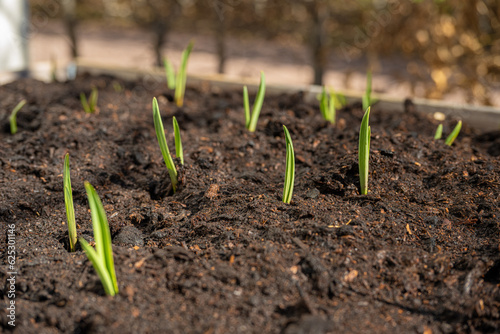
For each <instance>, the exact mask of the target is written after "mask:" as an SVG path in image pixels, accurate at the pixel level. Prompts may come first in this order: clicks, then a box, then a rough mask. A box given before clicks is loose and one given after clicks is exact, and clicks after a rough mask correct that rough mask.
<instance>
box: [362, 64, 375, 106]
mask: <svg viewBox="0 0 500 334" xmlns="http://www.w3.org/2000/svg"><path fill="white" fill-rule="evenodd" d="M371 96H372V71H368V72H367V73H366V90H365V93H364V94H363V110H366V109H368V107H370V106H371V105H372V102H373V101H372V97H371Z"/></svg>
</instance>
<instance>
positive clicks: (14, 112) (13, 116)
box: [9, 100, 26, 135]
mask: <svg viewBox="0 0 500 334" xmlns="http://www.w3.org/2000/svg"><path fill="white" fill-rule="evenodd" d="M25 104H26V100H21V102H19V103H18V104H17V105H16V106H15V107H14V109H13V110H12V112H11V114H10V117H9V123H10V133H11V134H13V135H14V134H16V133H17V120H16V117H17V113H18V112H19V110H21V108H22V107H24V105H25Z"/></svg>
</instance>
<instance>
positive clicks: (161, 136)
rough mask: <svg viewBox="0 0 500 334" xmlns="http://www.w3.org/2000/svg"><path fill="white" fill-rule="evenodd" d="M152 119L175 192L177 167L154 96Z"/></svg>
mask: <svg viewBox="0 0 500 334" xmlns="http://www.w3.org/2000/svg"><path fill="white" fill-rule="evenodd" d="M153 120H154V123H155V131H156V138H158V144H159V145H160V150H161V154H162V155H163V160H164V161H165V165H166V166H167V170H168V175H169V176H170V181H171V183H172V189H173V191H174V193H175V191H176V190H177V183H178V181H177V169H176V168H175V164H174V160H173V159H172V156H171V155H170V150H169V149H168V145H167V139H166V138H165V130H164V129H163V122H162V121H161V115H160V108H159V107H158V101H157V100H156V97H154V98H153ZM179 139H180V136H179ZM176 148H177V147H176Z"/></svg>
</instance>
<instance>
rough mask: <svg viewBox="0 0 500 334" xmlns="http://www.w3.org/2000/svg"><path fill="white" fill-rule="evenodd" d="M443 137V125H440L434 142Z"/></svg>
mask: <svg viewBox="0 0 500 334" xmlns="http://www.w3.org/2000/svg"><path fill="white" fill-rule="evenodd" d="M442 136H443V124H439V125H438V127H437V129H436V133H435V134H434V140H439V139H441V137H442Z"/></svg>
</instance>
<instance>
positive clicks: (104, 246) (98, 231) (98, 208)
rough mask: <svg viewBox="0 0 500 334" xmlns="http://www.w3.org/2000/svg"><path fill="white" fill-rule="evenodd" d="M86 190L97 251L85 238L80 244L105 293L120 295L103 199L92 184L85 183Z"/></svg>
mask: <svg viewBox="0 0 500 334" xmlns="http://www.w3.org/2000/svg"><path fill="white" fill-rule="evenodd" d="M85 190H86V192H87V197H88V200H89V205H90V214H91V216H92V229H93V230H94V241H95V249H94V248H93V247H92V246H90V245H89V243H88V242H87V241H86V240H85V239H83V238H80V244H81V245H82V248H83V250H84V251H85V253H86V254H87V257H88V258H89V260H90V262H92V265H93V266H94V269H95V271H96V272H97V275H99V278H100V279H101V283H102V285H103V287H104V291H105V292H106V294H107V295H109V296H114V295H116V294H117V293H118V283H117V281H116V272H115V264H114V260H113V250H112V247H111V233H110V231H109V224H108V219H107V218H106V212H105V211H104V207H103V206H102V202H101V199H100V198H99V195H98V194H97V192H96V191H95V189H94V187H92V185H91V184H90V183H88V182H85Z"/></svg>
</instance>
